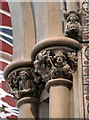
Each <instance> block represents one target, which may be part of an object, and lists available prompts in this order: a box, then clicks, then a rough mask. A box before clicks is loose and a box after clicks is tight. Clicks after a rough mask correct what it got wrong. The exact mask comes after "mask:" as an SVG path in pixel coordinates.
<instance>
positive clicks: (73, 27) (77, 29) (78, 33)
mask: <svg viewBox="0 0 89 120" xmlns="http://www.w3.org/2000/svg"><path fill="white" fill-rule="evenodd" d="M65 13H66V14H64V16H65V19H66V25H65V29H64V34H65V36H67V37H70V38H73V39H75V40H77V41H79V42H81V41H82V26H81V17H80V13H81V12H80V13H78V12H75V11H70V12H69V13H67V12H65Z"/></svg>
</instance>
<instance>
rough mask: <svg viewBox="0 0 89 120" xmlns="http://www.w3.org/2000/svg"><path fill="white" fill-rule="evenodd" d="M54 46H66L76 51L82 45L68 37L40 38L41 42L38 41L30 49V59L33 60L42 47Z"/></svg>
mask: <svg viewBox="0 0 89 120" xmlns="http://www.w3.org/2000/svg"><path fill="white" fill-rule="evenodd" d="M54 46H61V47H64V46H65V47H68V48H71V49H74V50H76V51H79V50H81V49H82V45H81V44H80V43H79V42H78V41H77V40H74V39H72V38H68V37H50V38H47V39H44V40H42V41H41V42H38V43H37V44H36V45H35V46H34V47H33V49H32V52H31V59H32V61H34V60H35V57H36V55H37V54H38V53H39V52H40V51H41V50H43V49H45V48H48V47H54Z"/></svg>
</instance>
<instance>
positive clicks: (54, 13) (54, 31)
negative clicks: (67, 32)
mask: <svg viewBox="0 0 89 120" xmlns="http://www.w3.org/2000/svg"><path fill="white" fill-rule="evenodd" d="M61 16H62V13H61V4H60V2H53V3H52V2H48V18H49V37H52V36H61V37H62V36H64V35H63V32H62V18H61Z"/></svg>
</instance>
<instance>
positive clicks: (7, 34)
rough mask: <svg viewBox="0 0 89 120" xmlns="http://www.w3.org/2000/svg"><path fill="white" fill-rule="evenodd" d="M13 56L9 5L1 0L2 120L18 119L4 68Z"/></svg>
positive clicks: (0, 76) (0, 107)
mask: <svg viewBox="0 0 89 120" xmlns="http://www.w3.org/2000/svg"><path fill="white" fill-rule="evenodd" d="M12 55H13V34H12V24H11V15H10V10H9V7H8V3H7V2H6V1H4V0H0V120H2V118H6V119H9V118H17V116H18V109H17V108H16V102H15V101H14V99H13V96H12V95H10V94H9V93H8V91H7V88H6V82H5V80H4V78H3V70H4V68H5V67H6V66H7V65H8V64H9V63H11V61H12Z"/></svg>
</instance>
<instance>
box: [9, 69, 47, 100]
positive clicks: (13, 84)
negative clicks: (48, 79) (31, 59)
mask: <svg viewBox="0 0 89 120" xmlns="http://www.w3.org/2000/svg"><path fill="white" fill-rule="evenodd" d="M34 77H35V78H34ZM44 86H45V82H44V81H43V80H42V78H41V77H39V76H37V75H36V73H35V72H34V69H29V68H28V69H27V68H23V69H19V70H15V71H13V72H12V73H11V74H10V75H9V76H8V79H7V87H8V91H9V93H10V94H12V95H14V97H15V99H17V100H18V99H20V98H23V97H39V95H40V93H41V91H42V90H43V89H44Z"/></svg>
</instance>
